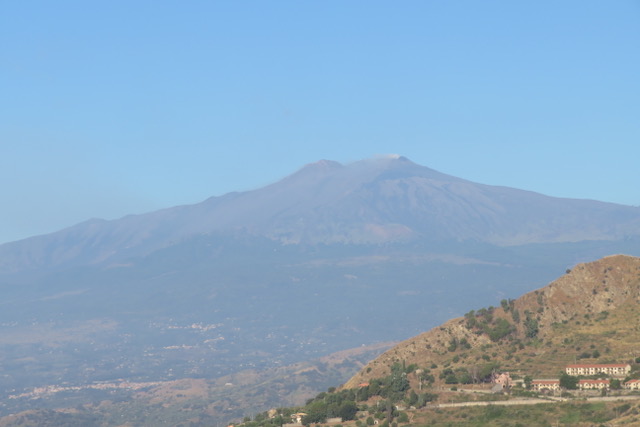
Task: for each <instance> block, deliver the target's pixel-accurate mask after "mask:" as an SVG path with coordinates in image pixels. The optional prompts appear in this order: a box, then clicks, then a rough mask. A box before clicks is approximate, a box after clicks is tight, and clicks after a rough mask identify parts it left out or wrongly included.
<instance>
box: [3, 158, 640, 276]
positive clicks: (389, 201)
mask: <svg viewBox="0 0 640 427" xmlns="http://www.w3.org/2000/svg"><path fill="white" fill-rule="evenodd" d="M212 233H223V234H225V235H232V236H237V237H238V238H245V239H246V238H251V237H262V238H267V239H270V240H272V241H274V242H278V243H281V244H300V245H315V244H355V245H369V244H383V243H390V242H425V241H429V242H442V241H456V242H464V241H474V242H482V243H489V244H493V245H498V246H512V245H523V244H529V243H562V242H579V241H587V240H607V241H613V240H619V239H628V238H631V237H638V236H640V208H637V207H630V206H622V205H616V204H611V203H603V202H597V201H591V200H574V199H560V198H554V197H548V196H544V195H541V194H537V193H533V192H529V191H523V190H516V189H512V188H507V187H496V186H489V185H483V184H477V183H473V182H470V181H466V180H463V179H460V178H455V177H452V176H449V175H445V174H442V173H440V172H437V171H435V170H432V169H429V168H427V167H424V166H420V165H417V164H415V163H413V162H411V161H410V160H408V159H407V158H405V157H398V156H388V157H382V158H374V159H368V160H363V161H359V162H355V163H352V164H349V165H341V164H339V163H337V162H333V161H327V160H321V161H319V162H316V163H312V164H309V165H307V166H305V167H303V168H302V169H300V170H299V171H297V172H296V173H294V174H292V175H290V176H288V177H286V178H285V179H283V180H281V181H279V182H277V183H275V184H272V185H269V186H267V187H264V188H261V189H258V190H254V191H247V192H242V193H229V194H226V195H224V196H221V197H212V198H210V199H207V200H205V201H204V202H202V203H198V204H195V205H188V206H178V207H173V208H169V209H164V210H160V211H156V212H151V213H148V214H143V215H131V216H127V217H124V218H122V219H119V220H114V221H104V220H89V221H87V222H84V223H81V224H78V225H76V226H73V227H70V228H68V229H65V230H62V231H58V232H55V233H52V234H48V235H45V236H37V237H33V238H30V239H25V240H22V241H18V242H12V243H7V244H4V245H1V246H0V271H4V272H17V271H22V270H25V269H40V268H45V269H46V268H56V267H60V266H77V265H84V264H103V265H107V264H109V263H114V262H122V261H124V260H127V259H130V258H132V257H139V256H147V255H149V254H151V253H153V252H155V251H158V250H162V249H165V248H167V247H170V246H172V245H176V244H182V243H183V242H184V241H185V240H188V239H191V238H194V237H195V236H201V235H211V234H212Z"/></svg>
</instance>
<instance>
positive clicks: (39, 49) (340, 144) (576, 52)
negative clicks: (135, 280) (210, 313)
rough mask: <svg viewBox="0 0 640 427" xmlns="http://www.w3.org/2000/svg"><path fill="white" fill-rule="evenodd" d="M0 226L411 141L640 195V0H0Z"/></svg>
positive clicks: (608, 194)
mask: <svg viewBox="0 0 640 427" xmlns="http://www.w3.org/2000/svg"><path fill="white" fill-rule="evenodd" d="M0 94H1V95H0V182H2V185H1V186H0V200H1V203H2V208H1V209H0V243H2V242H8V241H13V240H18V239H22V238H26V237H29V236H33V235H38V234H44V233H49V232H53V231H56V230H59V229H62V228H64V227H67V226H71V225H74V224H76V223H79V222H82V221H84V220H87V219H90V218H104V219H116V218H119V217H122V216H125V215H127V214H138V213H144V212H149V211H153V210H157V209H161V208H166V207H171V206H176V205H182V204H191V203H197V202H200V201H202V200H204V199H206V198H208V197H211V196H219V195H223V194H225V193H227V192H230V191H244V190H250V189H255V188H259V187H262V186H264V185H267V184H270V183H272V182H275V181H277V180H279V179H281V178H283V177H285V176H286V175H289V174H291V173H293V172H295V171H296V170H298V169H299V168H301V167H302V166H304V165H305V164H308V163H311V162H315V161H318V160H320V159H329V160H336V161H339V162H341V163H350V162H353V161H357V160H360V159H364V158H369V157H373V156H376V155H380V154H388V153H396V154H400V155H403V156H406V157H408V158H409V159H411V160H412V161H414V162H415V163H418V164H421V165H424V166H428V167H430V168H432V169H436V170H438V171H440V172H444V173H447V174H450V175H454V176H458V177H461V178H465V179H468V180H471V181H475V182H479V183H484V184H491V185H504V186H509V187H515V188H520V189H525V190H531V191H537V192H540V193H543V194H547V195H550V196H557V197H571V198H587V199H595V200H602V201H607V202H613V203H621V204H626V205H633V206H638V205H640V185H639V184H640V167H639V159H640V1H639V0H618V1H610V2H604V1H601V0H598V1H591V0H576V1H572V0H565V1H560V2H559V1H546V0H542V1H529V2H522V1H518V2H514V1H510V0H504V1H491V0H486V1H481V2H480V1H476V0H473V1H471V0H469V1H465V0H447V1H444V0H441V1H439V0H428V1H427V0H420V1H412V0H404V1H402V2H391V1H377V0H350V1H336V0H325V1H284V0H283V1H197V0H193V1H182V2H177V1H162V0H157V1H144V0H139V1H130V0H129V1H120V0H109V1H102V2H87V1H66V0H58V1H55V2H52V1H44V0H43V1H37V0H24V1H7V2H2V3H0Z"/></svg>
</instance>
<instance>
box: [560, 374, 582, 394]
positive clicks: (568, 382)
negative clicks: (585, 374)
mask: <svg viewBox="0 0 640 427" xmlns="http://www.w3.org/2000/svg"><path fill="white" fill-rule="evenodd" d="M578 381H579V380H578V377H574V376H573V375H569V374H566V373H563V374H562V375H560V387H562V388H564V389H566V390H576V389H577V388H578Z"/></svg>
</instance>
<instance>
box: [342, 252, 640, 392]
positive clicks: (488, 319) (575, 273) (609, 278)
mask: <svg viewBox="0 0 640 427" xmlns="http://www.w3.org/2000/svg"><path fill="white" fill-rule="evenodd" d="M639 303H640V258H636V257H631V256H625V255H614V256H609V257H606V258H603V259H600V260H598V261H594V262H590V263H586V264H579V265H577V266H576V267H575V268H573V269H572V270H571V271H568V272H567V274H565V275H564V276H562V277H560V278H559V279H557V280H555V281H554V282H552V283H551V284H549V285H548V286H546V287H544V288H541V289H538V290H536V291H533V292H529V293H527V294H525V295H523V296H522V297H520V298H518V299H517V300H515V301H511V300H503V301H502V302H501V306H500V307H496V308H493V307H490V308H487V309H481V310H478V311H472V312H469V313H467V314H466V315H465V316H464V317H459V318H456V319H452V320H450V321H448V322H446V323H444V324H443V325H441V326H439V327H436V328H433V329H431V330H430V331H428V332H425V333H423V334H421V335H418V336H416V337H414V338H411V339H408V340H406V341H404V342H402V343H400V344H399V345H397V346H396V347H393V348H392V349H390V350H388V351H386V352H385V353H383V354H382V355H381V356H379V357H378V358H376V359H375V360H373V361H372V362H370V363H369V364H367V365H366V366H365V367H364V368H363V370H361V371H360V372H359V373H358V374H357V375H355V376H354V377H353V378H351V379H350V380H349V381H348V382H347V383H345V385H344V386H343V387H344V388H355V387H357V386H358V384H360V383H363V382H366V381H369V380H370V379H373V378H380V377H384V376H386V375H388V374H389V372H390V366H391V365H393V364H394V363H396V362H403V363H405V364H406V365H411V364H416V365H418V367H421V368H427V369H429V368H430V371H431V373H432V374H434V376H435V377H436V378H438V373H440V372H441V371H442V369H443V367H448V368H451V369H453V370H455V369H466V370H468V371H470V372H476V371H478V368H479V367H481V366H483V365H485V366H486V365H487V364H493V365H497V366H499V369H500V370H502V371H510V372H513V373H516V374H518V375H522V376H524V375H531V376H534V377H553V376H557V375H558V373H559V372H560V370H561V369H562V367H563V366H564V365H565V364H567V363H574V362H575V361H577V360H578V359H581V358H582V359H588V360H589V361H593V362H594V363H596V362H599V363H604V362H607V361H620V362H622V361H630V362H631V361H633V359H635V357H637V356H640V321H639V320H640V305H639ZM500 327H502V329H500ZM492 334H493V335H492ZM583 361H584V360H583ZM436 366H437V367H436ZM437 383H438V380H436V385H437Z"/></svg>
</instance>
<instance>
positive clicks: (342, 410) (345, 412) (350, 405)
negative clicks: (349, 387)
mask: <svg viewBox="0 0 640 427" xmlns="http://www.w3.org/2000/svg"><path fill="white" fill-rule="evenodd" d="M357 412H358V406H357V405H356V403H355V402H352V401H350V400H345V401H344V402H342V404H340V407H339V408H338V413H337V415H338V416H339V417H340V418H342V420H343V421H350V420H354V419H355V418H356V413H357Z"/></svg>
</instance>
